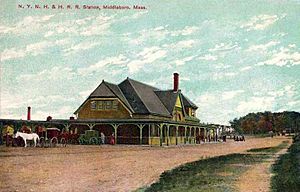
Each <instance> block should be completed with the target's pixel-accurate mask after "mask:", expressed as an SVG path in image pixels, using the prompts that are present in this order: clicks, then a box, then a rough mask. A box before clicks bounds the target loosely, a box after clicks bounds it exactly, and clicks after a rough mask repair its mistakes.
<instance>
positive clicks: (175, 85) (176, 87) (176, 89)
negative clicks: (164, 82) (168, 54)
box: [173, 73, 179, 92]
mask: <svg viewBox="0 0 300 192" xmlns="http://www.w3.org/2000/svg"><path fill="white" fill-rule="evenodd" d="M173 77H174V88H173V91H174V92H177V91H178V87H179V74H178V73H174V74H173Z"/></svg>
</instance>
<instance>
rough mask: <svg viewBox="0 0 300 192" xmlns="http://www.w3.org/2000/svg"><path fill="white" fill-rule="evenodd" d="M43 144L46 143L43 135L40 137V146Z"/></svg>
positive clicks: (43, 145)
mask: <svg viewBox="0 0 300 192" xmlns="http://www.w3.org/2000/svg"><path fill="white" fill-rule="evenodd" d="M45 145H46V141H45V138H44V137H40V146H41V147H45Z"/></svg>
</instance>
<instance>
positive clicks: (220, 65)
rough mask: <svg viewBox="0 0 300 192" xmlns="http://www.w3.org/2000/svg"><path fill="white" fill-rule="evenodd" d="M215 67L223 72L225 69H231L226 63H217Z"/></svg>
mask: <svg viewBox="0 0 300 192" xmlns="http://www.w3.org/2000/svg"><path fill="white" fill-rule="evenodd" d="M214 66H215V69H221V70H223V69H228V68H230V67H231V66H230V65H226V64H224V63H217V64H216V65H214Z"/></svg>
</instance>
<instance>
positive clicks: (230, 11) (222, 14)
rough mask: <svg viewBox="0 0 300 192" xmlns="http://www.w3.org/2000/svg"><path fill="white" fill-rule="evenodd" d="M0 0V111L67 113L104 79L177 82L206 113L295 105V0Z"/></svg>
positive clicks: (218, 115)
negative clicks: (109, 7) (111, 7)
mask: <svg viewBox="0 0 300 192" xmlns="http://www.w3.org/2000/svg"><path fill="white" fill-rule="evenodd" d="M30 2H32V1H29V0H16V1H11V0H0V4H1V6H0V67H1V71H0V88H1V90H0V92H1V94H0V118H13V119H26V113H27V106H31V107H32V119H35V120H45V119H46V117H47V116H49V115H51V116H52V117H53V118H54V119H66V118H69V117H70V116H72V115H73V113H74V111H75V110H76V109H77V108H78V107H79V105H80V104H81V103H82V102H83V101H84V100H85V99H86V98H87V97H88V96H89V94H90V93H91V92H92V91H93V90H94V89H95V88H96V87H97V86H98V85H99V84H100V83H101V81H102V80H103V79H104V80H106V81H108V82H111V83H115V84H118V83H120V82H121V81H123V80H124V79H125V78H126V77H130V78H132V79H135V80H138V81H142V82H145V83H147V84H150V85H153V86H155V87H157V88H160V89H172V88H173V73H174V72H178V73H179V74H180V76H179V78H180V83H179V88H180V89H181V90H182V92H183V94H185V95H186V96H188V97H189V98H190V99H191V100H192V101H193V102H194V103H195V104H197V105H198V107H199V108H198V110H197V117H198V118H199V119H200V121H201V122H204V123H207V122H208V123H221V124H228V121H230V120H232V119H234V118H236V117H241V116H243V115H246V114H248V113H249V112H259V111H274V112H275V111H276V112H279V111H286V110H293V111H298V112H299V111H300V78H299V77H300V49H299V48H300V22H299V21H300V1H296V0H294V1H292V0H291V1H279V0H278V1H276V0H275V1H250V0H249V1H221V0H218V1H201V0H188V1H182V0H172V1H167V0H159V1H158V0H139V1H136V0H128V1H126V0H123V1H121V0H119V1H105V0H79V1H78V0H47V1H45V0H37V1H34V2H35V4H40V5H44V4H48V5H52V4H62V5H67V4H70V5H72V6H73V5H75V4H78V5H80V6H83V5H84V4H86V5H126V6H130V7H132V6H133V5H141V6H145V7H146V8H147V9H146V10H135V9H132V8H131V9H130V10H103V9H102V10H83V9H81V10H74V9H72V10H66V9H64V10H56V9H48V10H47V9H41V10H39V9H27V8H24V9H21V8H18V5H19V4H21V5H23V4H30Z"/></svg>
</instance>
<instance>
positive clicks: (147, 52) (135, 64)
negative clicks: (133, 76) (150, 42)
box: [127, 46, 167, 73]
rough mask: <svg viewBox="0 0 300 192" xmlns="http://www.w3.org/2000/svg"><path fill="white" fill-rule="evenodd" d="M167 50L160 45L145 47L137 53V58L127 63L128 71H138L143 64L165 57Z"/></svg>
mask: <svg viewBox="0 0 300 192" xmlns="http://www.w3.org/2000/svg"><path fill="white" fill-rule="evenodd" d="M166 55H167V51H166V50H163V49H161V48H160V47H157V46H153V47H146V48H144V49H143V51H141V52H140V53H138V54H137V57H138V58H139V59H136V60H132V61H130V62H129V63H128V64H127V67H128V69H129V72H130V73H136V72H138V71H139V70H140V69H141V68H142V67H143V66H144V65H145V64H150V63H153V62H154V61H156V60H159V59H162V58H164V57H166Z"/></svg>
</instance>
